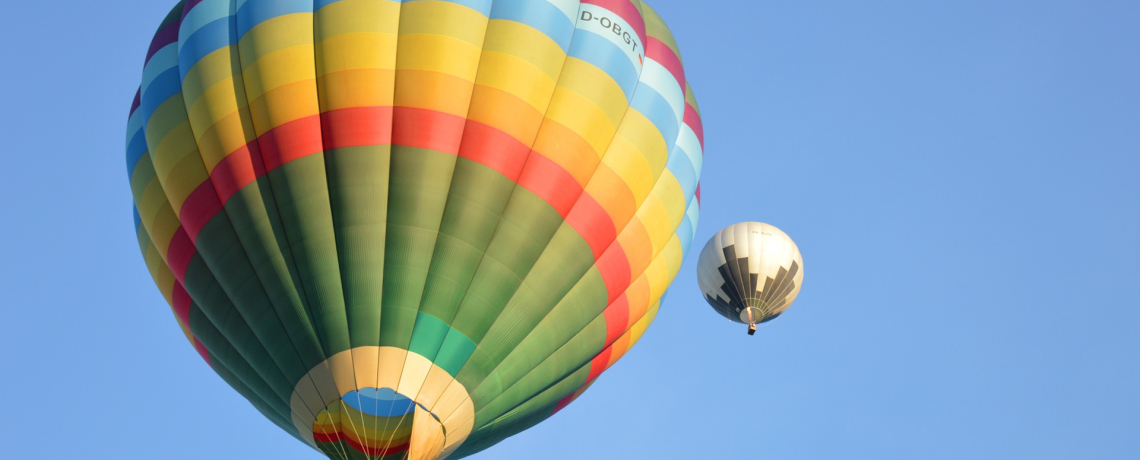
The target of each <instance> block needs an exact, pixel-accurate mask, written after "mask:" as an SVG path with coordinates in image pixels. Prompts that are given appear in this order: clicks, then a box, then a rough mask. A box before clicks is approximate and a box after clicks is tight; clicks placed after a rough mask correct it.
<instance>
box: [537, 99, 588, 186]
mask: <svg viewBox="0 0 1140 460" xmlns="http://www.w3.org/2000/svg"><path fill="white" fill-rule="evenodd" d="M551 105H553V104H551ZM534 150H535V151H536V152H539V153H540V154H542V155H543V156H544V157H546V158H549V159H550V160H551V161H553V162H555V163H557V164H558V165H559V166H562V167H563V168H565V169H566V171H567V172H569V173H570V175H572V176H574V178H575V179H577V180H578V183H579V184H581V185H582V186H583V187H585V186H586V183H587V182H589V181H590V176H592V175H593V174H594V167H595V166H597V164H598V161H599V160H598V156H599V155H598V151H597V150H594V147H593V146H592V145H590V144H589V142H587V141H586V139H584V138H582V136H581V135H579V133H577V132H575V131H574V130H573V129H570V128H569V127H567V126H564V125H562V124H561V123H558V122H556V121H553V120H551V119H549V118H547V119H545V120H543V123H542V127H541V128H540V129H539V131H538V136H537V137H536V138H535V141H534Z"/></svg>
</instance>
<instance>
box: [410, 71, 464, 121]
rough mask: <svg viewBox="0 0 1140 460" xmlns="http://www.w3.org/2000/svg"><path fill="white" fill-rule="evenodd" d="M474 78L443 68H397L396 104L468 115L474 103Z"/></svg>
mask: <svg viewBox="0 0 1140 460" xmlns="http://www.w3.org/2000/svg"><path fill="white" fill-rule="evenodd" d="M473 86H474V84H473V83H472V80H467V79H464V78H460V77H456V76H454V75H449V74H445V73H440V72H428V71H420V70H404V69H400V70H397V71H396V99H395V105H396V106H397V107H415V108H420V109H429V110H435V111H438V112H444V113H450V114H452V115H456V116H459V117H466V116H467V107H468V106H470V105H471V89H472V87H473Z"/></svg>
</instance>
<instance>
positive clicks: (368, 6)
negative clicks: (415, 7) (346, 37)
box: [315, 0, 400, 37]
mask: <svg viewBox="0 0 1140 460" xmlns="http://www.w3.org/2000/svg"><path fill="white" fill-rule="evenodd" d="M315 29H316V31H317V36H318V37H331V36H334V35H340V34H348V33H353V32H373V33H383V34H392V35H395V34H396V33H398V32H399V30H400V4H399V3H396V2H388V1H376V0H341V1H338V2H335V3H330V4H328V5H326V6H325V7H323V8H321V9H320V10H318V11H317V12H316V19H315Z"/></svg>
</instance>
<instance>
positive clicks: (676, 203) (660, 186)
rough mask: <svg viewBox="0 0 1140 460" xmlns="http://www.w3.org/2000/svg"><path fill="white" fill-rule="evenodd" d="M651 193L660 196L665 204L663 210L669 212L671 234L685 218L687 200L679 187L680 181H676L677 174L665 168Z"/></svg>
mask: <svg viewBox="0 0 1140 460" xmlns="http://www.w3.org/2000/svg"><path fill="white" fill-rule="evenodd" d="M653 193H654V194H655V195H657V196H658V197H659V198H661V203H662V204H664V205H665V210H666V211H667V212H668V213H669V224H668V225H669V228H670V229H672V230H670V234H672V233H673V232H674V231H676V229H677V226H678V225H681V221H682V220H684V218H685V209H686V205H687V204H688V200H686V199H685V191H684V190H683V189H682V188H681V183H680V182H678V181H677V176H674V175H673V173H672V172H671V171H668V170H666V171H665V172H663V173H662V174H661V177H660V178H659V179H657V186H656V187H654V192H653Z"/></svg>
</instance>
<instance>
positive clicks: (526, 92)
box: [475, 51, 555, 111]
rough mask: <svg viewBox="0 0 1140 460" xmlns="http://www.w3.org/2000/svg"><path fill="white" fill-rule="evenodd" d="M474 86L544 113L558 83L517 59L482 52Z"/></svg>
mask: <svg viewBox="0 0 1140 460" xmlns="http://www.w3.org/2000/svg"><path fill="white" fill-rule="evenodd" d="M482 60H483V61H482V64H480V66H479V75H478V76H477V78H476V80H475V83H476V84H479V85H483V86H487V87H490V88H495V89H498V90H501V91H504V92H507V93H510V94H512V95H514V96H517V97H518V98H520V99H522V100H524V101H526V103H527V104H529V105H530V106H531V107H534V108H535V109H538V110H539V111H545V110H546V106H547V104H549V103H550V96H551V94H553V93H554V86H555V81H554V79H553V78H551V77H550V76H549V75H547V74H545V73H543V72H542V71H541V70H539V68H538V67H535V66H534V65H532V64H531V63H529V62H527V61H524V60H522V59H521V58H518V57H516V56H511V55H509V54H503V53H498V52H494V51H483V56H482Z"/></svg>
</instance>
